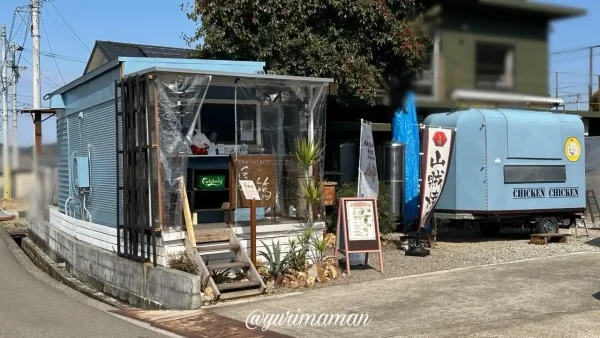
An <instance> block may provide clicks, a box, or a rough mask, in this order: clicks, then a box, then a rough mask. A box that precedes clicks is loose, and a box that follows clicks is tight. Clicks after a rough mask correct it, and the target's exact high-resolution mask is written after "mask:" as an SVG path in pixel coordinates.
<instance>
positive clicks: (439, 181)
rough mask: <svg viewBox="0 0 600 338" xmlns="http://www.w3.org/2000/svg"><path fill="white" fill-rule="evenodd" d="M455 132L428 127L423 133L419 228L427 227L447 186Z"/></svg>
mask: <svg viewBox="0 0 600 338" xmlns="http://www.w3.org/2000/svg"><path fill="white" fill-rule="evenodd" d="M453 144H454V130H453V129H442V128H431V127H426V128H425V130H424V131H423V144H422V149H423V161H422V165H421V189H420V190H421V191H420V194H421V198H420V200H421V202H420V206H419V227H421V228H423V227H425V226H426V225H427V222H428V221H429V218H430V216H431V213H432V211H433V209H434V208H435V206H436V204H437V202H438V200H439V198H440V196H441V194H442V190H443V189H444V185H445V184H446V177H447V175H448V170H449V168H450V159H451V155H452V146H453Z"/></svg>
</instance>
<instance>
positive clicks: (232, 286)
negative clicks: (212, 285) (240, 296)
mask: <svg viewBox="0 0 600 338" xmlns="http://www.w3.org/2000/svg"><path fill="white" fill-rule="evenodd" d="M259 286H260V282H259V281H251V280H248V281H243V282H231V283H224V284H217V289H219V291H220V292H224V291H232V290H239V289H248V288H256V287H259Z"/></svg>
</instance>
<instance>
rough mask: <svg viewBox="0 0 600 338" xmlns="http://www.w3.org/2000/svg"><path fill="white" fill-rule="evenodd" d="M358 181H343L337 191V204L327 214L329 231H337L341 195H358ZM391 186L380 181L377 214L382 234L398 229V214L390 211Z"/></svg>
mask: <svg viewBox="0 0 600 338" xmlns="http://www.w3.org/2000/svg"><path fill="white" fill-rule="evenodd" d="M357 190H358V183H357V182H356V181H355V182H351V183H342V184H340V185H339V186H338V189H337V191H336V193H335V198H336V201H335V204H334V206H333V211H332V213H331V214H329V215H328V216H327V231H328V232H335V231H336V226H337V216H338V200H339V199H340V198H341V197H356V194H357ZM388 191H389V187H388V185H387V184H386V183H384V182H380V183H379V196H378V198H377V216H378V218H379V232H380V234H381V235H385V234H389V233H392V232H395V231H396V216H395V215H393V214H392V213H390V212H389V205H390V201H389V198H388Z"/></svg>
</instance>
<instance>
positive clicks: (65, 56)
mask: <svg viewBox="0 0 600 338" xmlns="http://www.w3.org/2000/svg"><path fill="white" fill-rule="evenodd" d="M23 50H25V51H26V52H31V51H32V50H31V49H28V48H24V49H23ZM40 54H41V55H43V56H47V57H51V58H56V59H59V60H65V61H71V62H78V63H87V61H86V60H84V59H80V58H76V57H73V56H68V55H61V54H55V53H46V52H40Z"/></svg>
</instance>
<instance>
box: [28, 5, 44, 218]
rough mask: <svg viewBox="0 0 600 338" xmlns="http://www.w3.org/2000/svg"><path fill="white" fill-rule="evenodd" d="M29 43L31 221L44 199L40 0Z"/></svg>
mask: <svg viewBox="0 0 600 338" xmlns="http://www.w3.org/2000/svg"><path fill="white" fill-rule="evenodd" d="M31 41H32V50H33V55H32V61H33V62H32V67H33V69H32V70H31V72H32V73H33V78H32V82H33V90H32V95H33V99H32V101H33V132H34V143H33V179H34V184H35V185H36V186H37V187H38V188H37V189H39V190H38V191H37V192H36V193H35V194H34V196H33V198H34V199H35V202H34V203H33V205H32V208H31V212H32V217H33V219H41V218H42V217H45V213H44V210H45V208H46V205H45V203H46V201H45V200H46V199H45V195H44V194H45V191H44V185H43V184H42V182H41V178H40V169H39V155H40V154H41V153H42V113H41V111H40V110H39V109H40V108H42V101H41V100H42V96H41V83H40V0H31Z"/></svg>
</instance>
